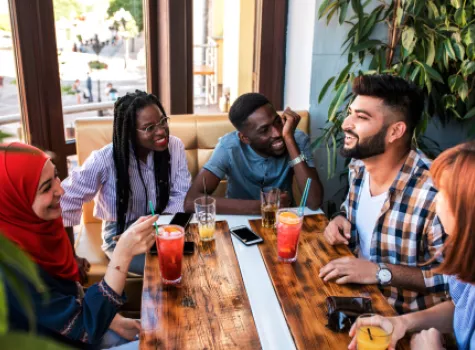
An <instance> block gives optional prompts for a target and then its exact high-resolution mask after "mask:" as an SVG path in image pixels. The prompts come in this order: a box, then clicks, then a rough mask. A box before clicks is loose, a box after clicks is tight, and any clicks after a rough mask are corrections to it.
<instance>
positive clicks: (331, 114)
mask: <svg viewBox="0 0 475 350" xmlns="http://www.w3.org/2000/svg"><path fill="white" fill-rule="evenodd" d="M346 89H347V86H346V85H345V84H342V85H341V86H340V87H339V88H338V90H337V92H336V94H335V96H334V97H333V100H332V102H331V103H330V107H329V109H328V120H329V121H330V122H333V121H334V120H335V115H336V112H337V111H338V108H340V106H341V104H342V103H343V101H344V99H345V91H346Z"/></svg>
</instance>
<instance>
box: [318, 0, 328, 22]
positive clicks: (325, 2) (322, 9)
mask: <svg viewBox="0 0 475 350" xmlns="http://www.w3.org/2000/svg"><path fill="white" fill-rule="evenodd" d="M329 2H330V0H323V2H322V4H321V5H320V7H319V8H318V19H320V18H322V17H323V13H324V12H325V10H326V9H327V7H328V3H329Z"/></svg>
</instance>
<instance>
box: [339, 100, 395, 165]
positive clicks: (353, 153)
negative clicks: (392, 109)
mask: <svg viewBox="0 0 475 350" xmlns="http://www.w3.org/2000/svg"><path fill="white" fill-rule="evenodd" d="M388 112H389V111H388V108H387V107H386V106H384V104H383V101H382V100H381V99H379V98H375V97H370V96H357V97H356V99H355V100H354V101H353V103H352V104H351V106H350V108H349V110H348V116H347V117H346V119H345V120H344V121H343V124H342V129H343V132H344V133H345V139H344V144H343V146H342V148H341V149H340V153H341V155H342V156H343V157H346V158H355V159H366V158H369V157H374V156H377V155H380V154H383V153H384V152H385V151H386V146H387V140H386V136H387V134H388V129H389V127H390V124H389V121H388V120H387V117H385V116H386V115H387V114H388Z"/></svg>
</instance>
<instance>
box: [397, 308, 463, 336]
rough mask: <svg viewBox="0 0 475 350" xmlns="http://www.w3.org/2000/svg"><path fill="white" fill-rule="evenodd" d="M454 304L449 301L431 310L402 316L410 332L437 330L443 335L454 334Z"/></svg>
mask: <svg viewBox="0 0 475 350" xmlns="http://www.w3.org/2000/svg"><path fill="white" fill-rule="evenodd" d="M454 310H455V306H454V303H453V302H452V301H451V300H449V301H445V302H443V303H440V304H438V305H435V306H433V307H431V308H429V309H426V310H423V311H419V312H414V313H410V314H406V315H404V316H401V318H402V319H403V320H404V324H405V325H406V327H407V330H408V331H409V332H418V331H421V330H423V329H429V328H435V329H437V330H438V331H439V332H442V333H452V332H453V322H454Z"/></svg>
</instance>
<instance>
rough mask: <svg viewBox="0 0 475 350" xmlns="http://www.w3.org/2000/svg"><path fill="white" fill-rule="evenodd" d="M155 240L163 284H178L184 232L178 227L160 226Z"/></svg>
mask: <svg viewBox="0 0 475 350" xmlns="http://www.w3.org/2000/svg"><path fill="white" fill-rule="evenodd" d="M156 240H157V250H158V262H159V266H160V274H161V275H162V281H163V283H164V284H177V283H180V281H181V265H182V260H183V247H184V245H185V230H184V229H183V227H181V226H178V225H164V226H161V227H160V228H159V229H158V235H156Z"/></svg>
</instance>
